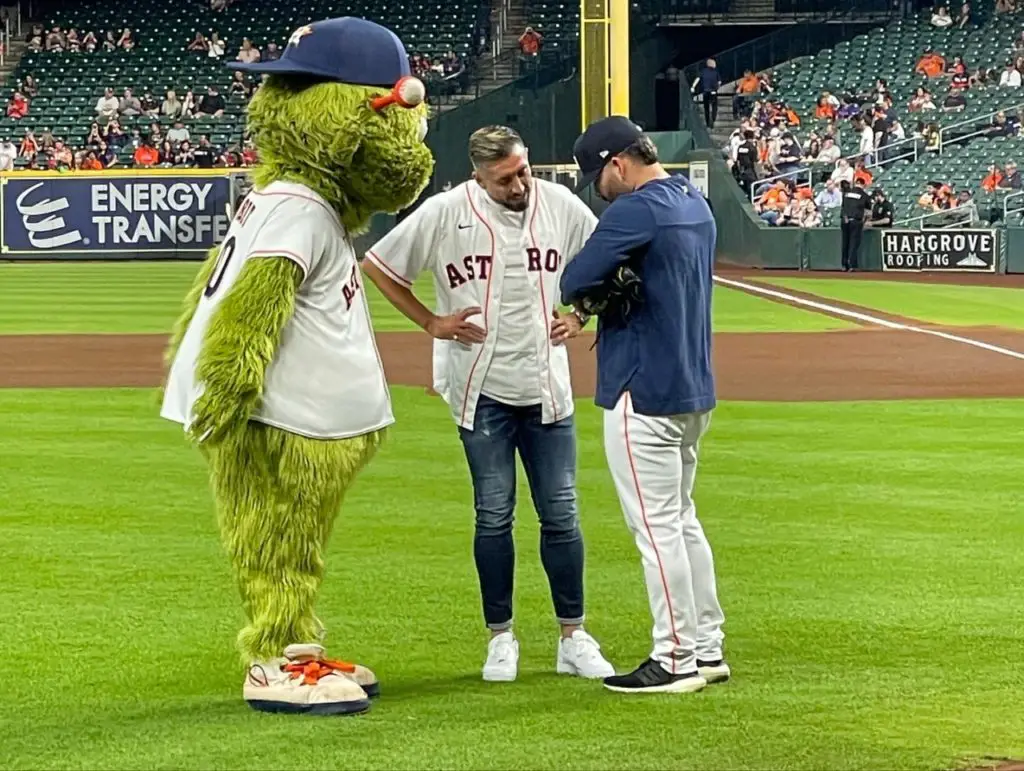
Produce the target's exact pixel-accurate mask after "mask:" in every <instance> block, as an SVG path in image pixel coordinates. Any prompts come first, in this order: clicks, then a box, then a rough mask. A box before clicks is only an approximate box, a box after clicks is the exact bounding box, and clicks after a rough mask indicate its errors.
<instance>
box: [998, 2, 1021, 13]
mask: <svg viewBox="0 0 1024 771" xmlns="http://www.w3.org/2000/svg"><path fill="white" fill-rule="evenodd" d="M1016 11H1017V4H1016V2H1014V0H996V13H1015V12H1016Z"/></svg>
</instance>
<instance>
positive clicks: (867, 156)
mask: <svg viewBox="0 0 1024 771" xmlns="http://www.w3.org/2000/svg"><path fill="white" fill-rule="evenodd" d="M853 130H854V131H855V132H856V133H857V136H858V137H859V139H860V145H859V147H858V148H857V153H858V155H860V156H862V157H863V158H864V160H866V161H868V162H870V161H871V158H872V155H873V154H874V151H875V132H874V130H873V129H872V128H871V126H869V125H868V123H867V121H865V120H864V119H863V118H855V119H854V121H853Z"/></svg>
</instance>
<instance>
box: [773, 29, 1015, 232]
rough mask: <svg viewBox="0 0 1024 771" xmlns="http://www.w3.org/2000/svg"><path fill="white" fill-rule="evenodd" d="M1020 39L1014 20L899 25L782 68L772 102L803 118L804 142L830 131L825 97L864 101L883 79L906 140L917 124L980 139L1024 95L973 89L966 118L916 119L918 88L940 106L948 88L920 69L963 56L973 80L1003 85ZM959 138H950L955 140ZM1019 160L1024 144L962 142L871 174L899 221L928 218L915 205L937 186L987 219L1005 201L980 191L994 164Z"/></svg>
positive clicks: (940, 114) (848, 142) (848, 144)
mask: <svg viewBox="0 0 1024 771" xmlns="http://www.w3.org/2000/svg"><path fill="white" fill-rule="evenodd" d="M1018 35H1020V21H1019V19H1017V18H1015V17H1012V16H996V17H992V18H989V19H987V20H986V21H985V22H984V23H983V24H981V25H980V26H977V27H973V28H968V29H965V30H959V29H938V28H936V27H933V26H931V25H930V24H929V23H928V18H927V16H926V15H923V16H922V17H920V18H917V19H909V20H901V21H896V22H893V23H891V24H889V25H887V26H885V27H882V28H878V29H874V30H872V31H871V32H869V33H868V34H865V35H861V36H858V37H856V38H854V39H853V40H851V41H849V42H844V43H840V44H838V45H836V46H835V48H832V49H825V50H823V51H821V52H819V53H817V54H815V55H813V56H808V57H803V58H800V59H796V60H793V61H791V62H788V63H786V64H785V65H783V66H780V67H778V68H776V70H775V72H776V76H777V78H778V83H779V88H778V90H777V92H776V94H775V95H774V96H775V97H777V98H779V99H782V100H784V101H786V102H787V103H788V104H789V105H790V106H791V107H793V108H794V109H795V110H796V112H797V113H798V114H799V115H800V116H801V118H802V125H801V129H800V131H799V132H798V134H799V135H800V137H801V139H802V140H804V139H806V137H807V136H808V135H809V133H810V132H811V131H814V130H820V129H822V128H824V123H825V122H824V121H818V120H815V119H814V117H813V115H814V108H815V105H816V102H817V99H818V97H819V96H820V94H821V93H822V92H823V91H829V92H831V93H833V94H837V95H841V94H844V93H848V92H849V93H862V92H866V91H869V90H870V89H871V87H872V86H873V84H874V82H875V80H876V79H877V78H885V79H886V80H887V82H888V85H889V89H890V91H891V93H892V95H893V100H894V107H895V109H896V112H897V114H898V115H899V117H900V119H901V121H902V123H903V125H904V127H905V129H906V131H907V134H908V136H909V135H910V132H911V131H912V130H913V128H914V126H915V124H916V123H917V122H918V121H924V122H927V123H931V122H935V123H937V124H938V125H939V126H941V127H944V128H948V127H950V126H955V125H957V124H964V123H969V124H970V125H968V126H965V127H964V128H963V129H962V130H961V131H960V132H959V133H960V134H961V135H967V134H976V133H977V132H979V131H980V130H982V129H983V128H984V126H985V124H987V123H988V122H989V120H990V116H991V115H992V114H993V113H994V112H996V111H999V110H1005V111H1006V112H1007V113H1016V112H1017V111H1018V109H1017V108H1018V107H1019V106H1022V105H1024V89H1014V88H999V87H998V86H994V85H993V86H988V87H986V88H972V89H970V90H968V91H967V92H966V93H965V94H964V96H965V98H966V101H967V106H966V108H965V109H964V110H962V111H960V112H945V111H942V110H934V111H928V112H919V113H912V112H908V110H907V105H908V103H909V100H910V98H911V96H912V95H913V93H914V90H915V89H916V88H917V87H918V86H924V87H926V88H928V89H929V90H930V91H931V93H932V95H933V97H934V99H935V101H936V103H938V104H940V106H941V101H942V99H943V97H944V96H945V94H946V91H947V88H948V78H942V77H940V78H931V79H928V78H925V77H923V76H921V75H918V74H915V72H914V66H915V64H916V62H917V60H918V59H919V58H920V56H921V55H922V53H923V52H924V51H925V50H927V49H933V50H935V51H936V52H938V53H940V54H942V55H943V56H944V57H945V58H946V59H947V62H951V61H952V59H953V57H954V56H957V55H959V56H962V57H963V59H964V61H965V62H966V64H967V67H968V71H969V72H974V71H975V70H976V69H977V68H978V67H986V68H995V69H996V77H997V78H998V74H999V70H1000V69H1001V68H1002V66H1003V64H1004V63H1005V61H1006V59H1007V58H1010V57H1011V56H1012V53H1011V52H1012V50H1013V43H1014V40H1015V38H1017V36H1018ZM841 132H842V138H843V145H842V147H843V152H844V154H850V153H853V152H855V151H856V147H855V146H854V145H853V142H854V141H855V140H854V139H852V138H851V132H850V129H849V127H848V126H846V125H843V126H841ZM956 134H957V132H955V131H953V132H951V136H952V137H954V138H955V136H956ZM922 145H923V143H922ZM909 149H910V148H907V150H909ZM1016 159H1020V160H1022V161H1024V138H1018V137H1009V138H1007V137H997V138H989V137H985V136H972V137H968V138H966V140H965V141H963V142H958V143H954V144H946V145H945V146H944V147H943V150H942V154H941V155H939V154H938V153H934V152H925V151H924V150H923V146H920V147H919V152H918V158H917V160H916V161H911V160H910V159H905V160H900V161H896V162H894V163H891V164H887V165H885V167H883V168H876V169H873V170H872V171H873V172H874V175H875V179H874V184H876V185H881V186H882V187H884V188H885V189H886V191H887V193H888V194H889V196H890V198H891V199H892V200H893V202H894V204H895V206H896V208H897V218H898V219H905V218H909V217H914V216H918V215H920V214H922V213H924V211H923V210H922V209H921V208H920V207H919V206H918V205H917V199H918V197H919V196H920V195H921V193H922V192H923V191H924V186H925V185H926V184H927V183H928V182H929V181H931V180H939V181H943V182H946V183H950V184H953V185H955V187H956V189H957V190H970V191H971V192H972V193H973V194H974V196H975V200H976V202H977V203H978V204H979V209H980V210H983V211H982V216H983V217H985V216H987V215H986V213H987V212H989V210H990V209H991V212H989V213H993V214H996V215H999V216H1001V212H1002V202H1001V200H1002V195H1003V194H1001V193H1000V194H987V193H984V191H982V190H980V183H981V181H982V179H983V178H984V176H985V174H986V168H987V166H988V164H990V163H992V162H998V163H999V164H1000V166H1002V165H1003V164H1004V163H1006V162H1007V161H1009V160H1016ZM833 215H834V213H833ZM1015 216H1018V215H1015ZM830 220H831V217H826V220H825V224H826V225H828V224H830Z"/></svg>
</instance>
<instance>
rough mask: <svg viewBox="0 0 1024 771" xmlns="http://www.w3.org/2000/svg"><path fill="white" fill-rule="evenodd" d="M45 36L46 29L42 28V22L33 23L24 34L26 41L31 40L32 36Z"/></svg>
mask: <svg viewBox="0 0 1024 771" xmlns="http://www.w3.org/2000/svg"><path fill="white" fill-rule="evenodd" d="M45 36H46V30H45V29H43V25H42V24H33V25H32V28H31V29H30V30H29V32H28V34H26V35H25V42H26V43H29V42H31V41H32V38H34V37H38V38H42V37H45Z"/></svg>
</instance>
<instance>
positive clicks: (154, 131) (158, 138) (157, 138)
mask: <svg viewBox="0 0 1024 771" xmlns="http://www.w3.org/2000/svg"><path fill="white" fill-rule="evenodd" d="M163 141H164V135H163V132H162V131H161V130H160V124H159V123H150V124H149V142H150V144H152V145H153V147H155V148H157V149H158V150H159V149H160V143H161V142H163Z"/></svg>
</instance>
